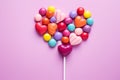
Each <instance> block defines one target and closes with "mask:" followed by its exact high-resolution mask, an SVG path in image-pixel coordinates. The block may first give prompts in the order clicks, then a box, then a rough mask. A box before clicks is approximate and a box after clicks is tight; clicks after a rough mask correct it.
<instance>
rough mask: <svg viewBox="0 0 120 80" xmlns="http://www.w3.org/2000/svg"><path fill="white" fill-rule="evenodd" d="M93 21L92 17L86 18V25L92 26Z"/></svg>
mask: <svg viewBox="0 0 120 80" xmlns="http://www.w3.org/2000/svg"><path fill="white" fill-rule="evenodd" d="M93 23H94V21H93V18H88V19H87V24H88V25H90V26H92V25H93Z"/></svg>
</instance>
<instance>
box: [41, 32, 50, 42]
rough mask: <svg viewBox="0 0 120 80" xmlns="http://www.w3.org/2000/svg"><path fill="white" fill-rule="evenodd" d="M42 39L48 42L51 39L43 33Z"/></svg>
mask: <svg viewBox="0 0 120 80" xmlns="http://www.w3.org/2000/svg"><path fill="white" fill-rule="evenodd" d="M43 39H44V40H45V41H49V40H50V39H51V35H50V34H48V33H45V34H44V35H43Z"/></svg>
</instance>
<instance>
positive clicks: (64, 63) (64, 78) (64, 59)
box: [63, 57, 66, 80]
mask: <svg viewBox="0 0 120 80" xmlns="http://www.w3.org/2000/svg"><path fill="white" fill-rule="evenodd" d="M63 80H66V57H63Z"/></svg>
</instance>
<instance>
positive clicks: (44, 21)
mask: <svg viewBox="0 0 120 80" xmlns="http://www.w3.org/2000/svg"><path fill="white" fill-rule="evenodd" d="M49 23H50V21H49V19H48V18H46V17H45V18H42V24H44V25H47V24H49Z"/></svg>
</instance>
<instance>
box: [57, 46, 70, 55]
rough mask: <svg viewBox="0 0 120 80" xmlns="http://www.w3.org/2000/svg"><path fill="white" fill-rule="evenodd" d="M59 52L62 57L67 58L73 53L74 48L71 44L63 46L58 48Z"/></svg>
mask: <svg viewBox="0 0 120 80" xmlns="http://www.w3.org/2000/svg"><path fill="white" fill-rule="evenodd" d="M58 51H59V53H60V54H61V55H62V56H67V55H69V54H70V53H71V51H72V46H71V45H70V44H66V45H64V44H61V45H59V46H58Z"/></svg>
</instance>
